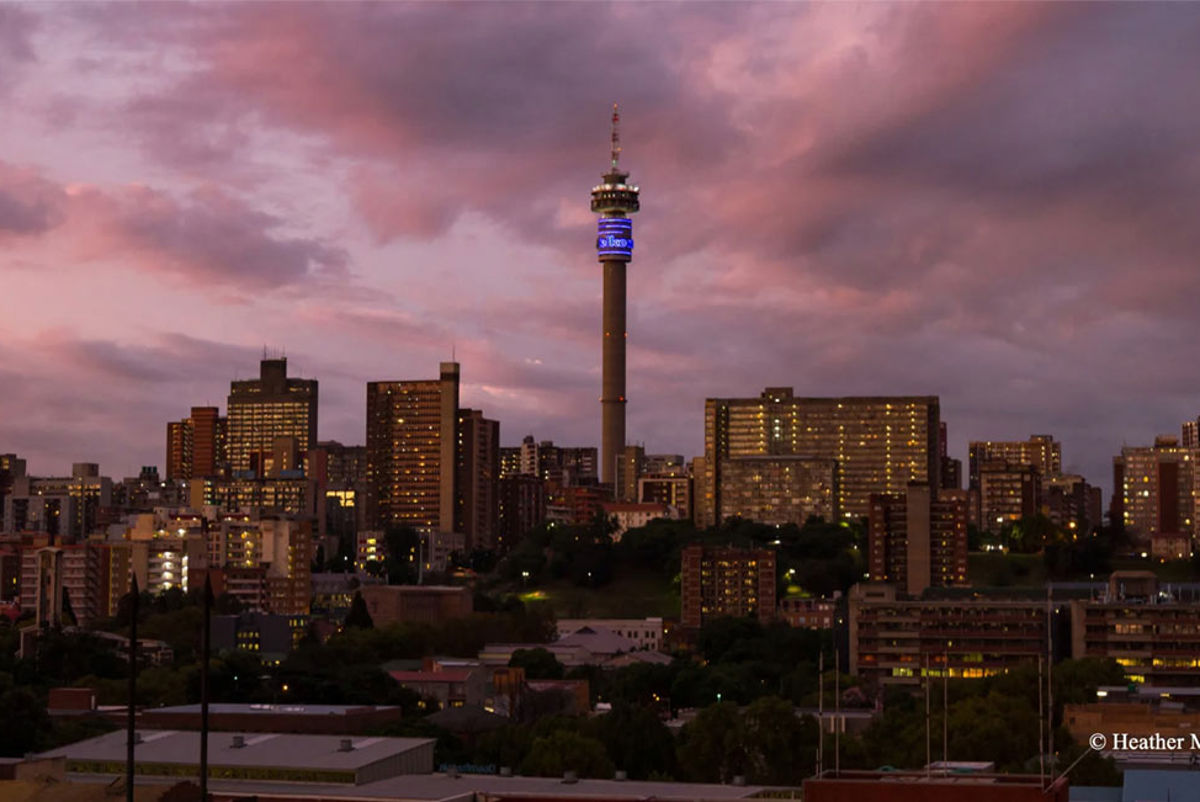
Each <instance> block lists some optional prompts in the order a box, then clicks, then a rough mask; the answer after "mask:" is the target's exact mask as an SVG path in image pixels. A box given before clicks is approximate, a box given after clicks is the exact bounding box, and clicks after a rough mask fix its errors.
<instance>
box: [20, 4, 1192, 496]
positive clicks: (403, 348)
mask: <svg viewBox="0 0 1200 802" xmlns="http://www.w3.org/2000/svg"><path fill="white" fill-rule="evenodd" d="M468 15H469V17H468ZM467 18H469V19H471V20H472V21H473V22H474V24H472V25H464V24H462V23H463V21H464V19H467ZM1198 31H1200V12H1197V11H1196V10H1193V9H1191V8H1189V7H1187V6H1166V5H1156V6H1136V7H1135V6H1125V5H1119V6H1092V5H1087V6H1079V5H1071V6H1051V5H1034V4H1027V5H1026V4H1022V5H1004V6H992V5H989V6H974V5H973V6H968V5H955V6H948V5H943V4H939V5H936V6H925V5H894V6H893V5H869V6H863V7H851V6H841V5H838V6H834V5H819V6H818V5H814V6H790V5H789V6H781V5H730V6H725V5H704V6H700V7H684V6H665V5H664V6H660V5H636V6H635V5H615V6H600V5H571V6H565V7H556V6H555V7H551V6H545V5H538V6H530V5H522V4H505V5H503V6H499V7H497V6H467V5H454V6H442V5H438V6H434V5H400V4H393V5H384V6H358V5H348V4H338V5H330V6H316V5H304V6H298V5H291V4H289V5H288V6H286V7H284V6H272V5H249V4H246V5H229V6H200V7H186V8H181V7H175V6H150V7H146V6H123V5H86V6H84V5H80V6H53V7H38V6H32V5H28V6H26V5H6V6H3V7H0V75H2V76H3V77H0V95H2V96H3V98H4V100H5V103H6V108H7V109H8V116H9V118H10V119H9V122H8V126H7V127H8V131H7V136H6V141H5V146H6V147H5V151H4V154H3V155H2V156H0V243H3V251H2V252H3V256H0V280H2V281H3V291H0V387H3V391H2V392H0V450H3V451H13V452H16V453H17V454H19V455H21V456H23V457H26V458H27V459H28V460H29V467H30V471H31V472H32V473H40V474H54V473H64V472H66V470H67V469H68V468H69V466H70V464H71V463H72V462H78V461H96V462H99V463H100V464H101V467H102V469H103V470H104V472H105V473H106V474H108V475H112V476H123V475H134V474H136V469H137V466H139V465H141V464H156V465H159V466H160V467H161V468H165V466H163V464H162V462H163V458H162V450H163V443H162V432H163V427H164V426H165V424H166V422H167V421H172V420H178V419H180V418H183V417H185V416H186V415H187V413H188V410H189V409H190V408H191V407H192V406H194V405H202V404H206V403H207V404H213V405H219V406H222V407H223V406H224V405H223V404H222V403H221V402H222V400H223V398H224V395H225V392H226V387H227V386H228V382H229V381H230V380H232V379H235V378H249V377H252V376H253V375H255V373H256V368H257V365H258V360H259V355H260V353H261V350H262V348H263V345H264V343H265V344H267V345H269V346H272V347H283V346H286V350H287V353H288V355H289V357H290V359H289V365H290V366H291V368H292V371H293V373H294V374H295V375H297V376H303V377H308V378H317V379H319V380H320V382H321V385H322V387H321V395H322V399H321V424H320V431H319V433H318V436H319V437H320V438H321V439H323V440H328V439H336V440H341V441H342V442H346V443H361V442H362V441H363V432H364V426H365V421H364V411H365V385H366V383H367V382H369V381H387V380H406V379H412V378H415V377H421V376H425V375H428V374H429V373H430V372H431V370H432V366H434V365H435V364H436V363H437V362H440V361H445V360H446V359H448V358H450V357H451V355H452V354H456V355H457V358H458V361H459V362H461V363H462V366H463V367H462V370H463V384H462V405H463V406H464V407H473V408H481V409H483V410H485V411H486V412H487V414H488V416H489V417H491V418H494V419H498V420H499V421H500V422H501V436H502V440H503V442H504V444H505V445H511V444H516V443H519V442H520V439H521V437H523V436H524V435H525V434H528V433H533V434H534V435H535V436H536V437H537V438H538V439H553V440H555V441H557V442H565V443H572V444H588V445H599V443H600V426H599V420H600V415H599V408H598V407H599V404H598V403H597V397H598V395H599V388H600V349H599V347H598V341H599V336H598V335H599V333H600V296H601V276H600V270H599V267H598V266H597V265H596V261H595V251H594V239H593V236H594V228H593V226H594V225H595V222H594V218H593V217H592V215H591V213H590V210H589V208H588V198H587V188H588V187H590V186H592V185H593V184H594V183H595V177H596V173H597V170H598V168H600V167H602V166H603V162H604V160H605V156H606V155H607V151H608V135H609V132H608V115H609V112H610V108H611V104H612V102H613V101H614V100H615V101H619V102H620V103H621V108H622V114H623V121H622V123H623V126H624V130H623V138H624V145H625V152H624V154H623V156H622V166H623V167H624V166H627V167H628V169H630V170H631V172H633V173H634V174H635V175H636V177H637V181H638V183H639V184H640V185H642V186H643V188H645V189H646V190H647V192H649V193H651V194H650V196H652V197H653V198H654V200H653V203H651V204H648V205H647V207H646V209H645V210H644V211H643V212H641V213H640V214H639V220H638V255H637V260H636V261H635V262H633V263H632V265H631V268H630V273H629V302H630V303H629V312H630V322H629V333H630V339H629V345H630V348H629V370H628V375H629V378H628V386H629V399H630V402H629V405H628V419H629V423H628V439H629V440H630V441H631V442H644V443H645V444H646V446H647V449H648V450H650V451H653V452H665V453H672V452H678V453H684V454H687V455H689V456H695V455H698V454H700V453H702V448H703V409H704V401H705V399H706V398H710V397H740V396H750V395H756V394H757V393H758V392H759V391H761V389H762V388H763V387H767V386H781V385H784V386H794V387H795V389H796V394H797V395H798V396H806V397H807V396H818V397H819V396H841V395H899V394H914V395H938V396H939V397H940V399H941V409H942V416H943V419H944V420H946V421H947V422H948V424H949V431H950V444H951V452H952V455H953V456H956V457H958V458H960V459H962V458H964V457H965V455H966V443H967V441H968V440H982V439H992V440H1001V439H1024V438H1026V437H1028V436H1029V435H1030V434H1032V433H1035V432H1048V433H1051V434H1053V435H1054V436H1055V437H1056V438H1057V439H1058V440H1060V441H1061V442H1062V443H1063V452H1064V454H1063V462H1064V465H1063V467H1064V469H1065V470H1068V471H1078V472H1081V473H1083V474H1085V475H1086V476H1088V478H1089V479H1090V480H1091V481H1093V482H1094V483H1096V484H1100V485H1102V486H1104V487H1105V488H1106V496H1107V488H1108V487H1109V482H1110V479H1111V460H1112V457H1113V456H1114V455H1116V454H1117V453H1119V451H1120V448H1121V445H1122V444H1123V443H1128V444H1130V445H1149V444H1150V443H1152V442H1153V437H1154V435H1156V434H1177V433H1178V427H1179V425H1180V423H1182V422H1183V421H1184V420H1186V419H1189V418H1193V419H1194V418H1195V416H1196V415H1197V414H1198V413H1200V378H1197V377H1192V376H1191V375H1190V374H1189V371H1188V370H1187V367H1188V365H1189V364H1190V361H1189V360H1188V359H1187V357H1188V356H1189V355H1190V354H1189V352H1188V349H1187V345H1188V343H1189V341H1192V340H1195V339H1196V335H1197V334H1200V322H1197V321H1196V320H1194V319H1192V317H1193V316H1192V315H1191V313H1190V309H1189V308H1188V307H1189V305H1188V304H1187V302H1186V299H1187V298H1188V297H1189V296H1190V295H1192V294H1193V293H1194V292H1195V290H1196V289H1198V287H1197V282H1198V281H1200V277H1197V275H1196V272H1195V271H1194V270H1189V268H1188V259H1189V258H1190V257H1193V254H1194V253H1195V252H1196V247H1195V246H1196V244H1197V243H1196V242H1195V234H1193V233H1192V229H1193V228H1194V227H1193V226H1192V225H1191V223H1190V219H1189V218H1190V215H1188V214H1187V213H1186V212H1187V211H1189V210H1191V209H1194V208H1195V207H1196V196H1195V189H1194V188H1193V186H1190V185H1189V182H1188V179H1189V178H1191V177H1194V176H1195V173H1196V170H1197V167H1198V165H1197V162H1196V160H1195V157H1194V156H1193V155H1192V154H1191V152H1190V149H1189V147H1188V146H1189V145H1190V139H1191V136H1192V131H1194V130H1195V129H1196V122H1197V120H1196V119H1195V117H1196V116H1197V112H1196V108H1197V105H1196V104H1195V103H1194V102H1191V101H1194V100H1195V97H1194V94H1195V92H1194V90H1192V89H1190V88H1189V87H1188V86H1187V85H1186V84H1184V83H1182V82H1180V83H1179V85H1178V86H1172V84H1171V77H1172V76H1177V75H1188V74H1194V72H1195V68H1196V67H1197V66H1200V65H1198V64H1197V62H1198V61H1200V56H1197V55H1196V54H1195V53H1193V52H1191V48H1190V47H1189V43H1190V42H1192V41H1195V37H1196V34H1197V32H1198ZM614 41H620V42H621V44H620V45H618V46H616V47H617V50H618V51H619V52H617V53H615V54H614V53H613V52H612V49H611V48H612V47H613V45H612V42H614ZM513 42H521V43H523V44H522V46H521V48H520V49H519V50H518V49H515V48H514V47H513V46H512V43H513ZM433 43H438V44H433ZM931 53H937V54H938V55H937V57H936V58H931V56H930V54H931ZM613 56H617V57H615V58H614V57H613ZM296 87H299V89H297V88H296ZM1192 183H1193V184H1194V183H1195V182H1192ZM515 193H521V195H520V197H519V198H514V195H515ZM650 196H648V197H650ZM514 200H516V201H517V202H513V201H514ZM698 218H699V219H698Z"/></svg>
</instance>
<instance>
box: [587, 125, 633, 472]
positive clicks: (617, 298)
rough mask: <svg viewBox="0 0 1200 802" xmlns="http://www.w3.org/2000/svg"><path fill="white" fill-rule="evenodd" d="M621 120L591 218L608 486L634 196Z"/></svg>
mask: <svg viewBox="0 0 1200 802" xmlns="http://www.w3.org/2000/svg"><path fill="white" fill-rule="evenodd" d="M619 122H620V117H619V115H618V113H617V106H616V104H615V103H614V104H613V116H612V163H611V165H610V169H609V171H608V172H607V173H605V174H604V175H603V181H604V183H602V184H599V185H598V186H595V187H593V188H592V212H594V213H595V214H599V215H600V221H599V226H598V232H597V233H598V236H597V238H596V253H597V256H598V257H599V260H600V264H601V265H603V270H604V310H603V314H602V329H603V340H602V346H601V366H602V377H601V382H600V409H601V429H600V481H601V482H603V483H604V484H607V485H609V486H610V487H611V486H613V485H614V484H615V483H616V481H617V462H618V460H619V458H620V455H621V452H622V450H623V449H624V448H625V402H626V398H625V341H626V339H627V338H628V336H629V335H628V333H627V332H626V329H625V268H626V266H627V265H628V264H629V261H630V260H631V259H632V258H633V221H632V220H631V219H630V218H629V215H631V214H633V213H634V212H637V211H638V209H639V208H640V202H639V200H638V193H639V190H638V188H637V187H636V186H633V185H632V184H629V183H627V181H628V179H629V173H627V172H625V171H624V170H621V169H620V167H619V166H618V162H619V160H620V157H621V144H620V137H619V133H618V124H619Z"/></svg>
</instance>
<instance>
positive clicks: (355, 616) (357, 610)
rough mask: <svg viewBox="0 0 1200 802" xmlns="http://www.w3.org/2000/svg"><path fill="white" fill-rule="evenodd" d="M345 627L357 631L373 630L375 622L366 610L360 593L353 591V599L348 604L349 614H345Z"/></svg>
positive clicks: (365, 604)
mask: <svg viewBox="0 0 1200 802" xmlns="http://www.w3.org/2000/svg"><path fill="white" fill-rule="evenodd" d="M346 626H347V627H348V628H351V627H355V628H358V629H374V628H375V622H374V620H372V618H371V613H370V612H368V610H367V603H366V602H365V601H363V597H362V592H361V591H357V590H356V591H354V599H353V601H351V602H350V612H349V613H347V614H346Z"/></svg>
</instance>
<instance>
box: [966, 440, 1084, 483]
mask: <svg viewBox="0 0 1200 802" xmlns="http://www.w3.org/2000/svg"><path fill="white" fill-rule="evenodd" d="M967 460H968V469H969V471H970V474H969V476H968V479H969V482H970V485H969V486H970V487H972V488H978V487H979V472H980V469H981V468H982V467H983V464H984V463H986V462H991V461H995V460H1001V461H1004V462H1009V463H1012V464H1014V465H1031V466H1033V467H1034V468H1035V469H1036V470H1037V473H1038V475H1039V476H1058V475H1059V474H1060V473H1062V444H1061V443H1059V442H1058V441H1057V440H1055V439H1054V436H1053V435H1049V434H1035V435H1031V436H1030V437H1029V439H1028V440H1016V441H1012V440H1009V441H1004V440H974V441H972V442H971V444H970V445H969V446H968V454H967Z"/></svg>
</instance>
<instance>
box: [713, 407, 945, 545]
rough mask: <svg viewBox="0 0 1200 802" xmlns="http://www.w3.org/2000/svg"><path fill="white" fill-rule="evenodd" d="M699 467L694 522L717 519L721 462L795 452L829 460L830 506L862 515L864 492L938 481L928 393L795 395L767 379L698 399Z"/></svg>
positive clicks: (844, 514) (935, 411) (935, 415)
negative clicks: (762, 384)
mask: <svg viewBox="0 0 1200 802" xmlns="http://www.w3.org/2000/svg"><path fill="white" fill-rule="evenodd" d="M704 418H705V426H704V461H703V463H702V466H703V475H700V474H697V475H696V477H695V478H696V482H697V485H698V487H697V492H696V505H697V523H698V524H699V525H701V526H710V525H713V524H715V523H717V522H718V521H719V519H720V516H721V510H722V508H723V502H722V495H723V493H724V492H725V487H726V484H725V471H726V467H727V462H728V461H729V460H730V459H732V458H736V457H756V456H786V455H801V456H807V457H818V458H823V459H832V460H835V461H836V463H837V491H836V492H837V495H836V506H835V512H836V515H837V516H838V517H841V518H862V517H865V516H866V515H867V512H868V509H869V506H870V502H869V500H870V496H871V494H872V493H901V492H904V491H905V490H906V488H907V487H908V483H909V482H932V483H937V482H938V469H939V467H940V460H939V456H938V440H939V427H938V423H939V404H938V399H937V397H936V396H896V397H888V396H879V397H853V398H796V397H794V395H793V391H792V388H790V387H768V388H767V389H766V390H765V391H764V392H763V393H762V395H760V396H759V397H758V398H710V399H708V400H707V401H706V402H705V414H704Z"/></svg>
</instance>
